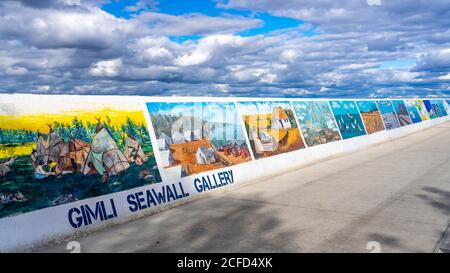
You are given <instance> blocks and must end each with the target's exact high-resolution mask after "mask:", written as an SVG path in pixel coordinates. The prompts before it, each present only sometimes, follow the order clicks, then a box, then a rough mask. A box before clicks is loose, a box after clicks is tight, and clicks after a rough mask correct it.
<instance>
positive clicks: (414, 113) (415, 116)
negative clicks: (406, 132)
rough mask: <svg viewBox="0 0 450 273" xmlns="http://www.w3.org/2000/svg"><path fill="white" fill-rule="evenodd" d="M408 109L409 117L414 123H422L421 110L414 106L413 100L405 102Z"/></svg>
mask: <svg viewBox="0 0 450 273" xmlns="http://www.w3.org/2000/svg"><path fill="white" fill-rule="evenodd" d="M405 105H406V108H407V109H408V113H409V117H410V118H411V121H412V122H413V123H419V122H421V121H422V119H421V118H420V112H419V109H418V108H417V107H416V105H415V104H414V101H413V100H405Z"/></svg>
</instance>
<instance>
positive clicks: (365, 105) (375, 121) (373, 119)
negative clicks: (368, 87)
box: [356, 100, 384, 134]
mask: <svg viewBox="0 0 450 273" xmlns="http://www.w3.org/2000/svg"><path fill="white" fill-rule="evenodd" d="M356 104H357V105H358V108H359V111H360V113H361V117H362V119H363V121H364V126H366V131H367V133H368V134H373V133H375V132H379V131H383V130H384V125H383V120H382V119H381V114H380V110H378V107H377V104H376V103H375V102H374V101H370V100H368V101H356Z"/></svg>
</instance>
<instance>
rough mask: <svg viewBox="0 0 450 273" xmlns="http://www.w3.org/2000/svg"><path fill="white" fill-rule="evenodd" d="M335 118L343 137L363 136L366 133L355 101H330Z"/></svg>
mask: <svg viewBox="0 0 450 273" xmlns="http://www.w3.org/2000/svg"><path fill="white" fill-rule="evenodd" d="M330 106H331V109H332V111H333V114H334V118H335V119H336V122H337V124H338V128H339V130H340V131H341V135H342V138H344V139H348V138H352V137H357V136H362V135H365V134H366V131H365V130H364V125H363V121H362V119H361V115H360V114H359V111H358V108H357V107H356V104H355V102H354V101H336V100H334V101H330Z"/></svg>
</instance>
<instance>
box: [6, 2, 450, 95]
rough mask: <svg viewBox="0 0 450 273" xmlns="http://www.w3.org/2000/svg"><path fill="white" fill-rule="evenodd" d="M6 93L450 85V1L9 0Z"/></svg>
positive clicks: (368, 90)
mask: <svg viewBox="0 0 450 273" xmlns="http://www.w3.org/2000/svg"><path fill="white" fill-rule="evenodd" d="M0 11H1V12H0V20H1V21H2V24H1V25H0V92H1V93H40V94H48V93H51V94H97V95H99V94H112V95H149V96H238V97H239V96H247V97H311V98H347V97H355V98H364V97H369V98H398V97H410V98H412V97H424V96H435V97H444V96H449V94H450V33H449V29H450V22H449V21H448V16H446V14H448V13H449V12H450V2H448V1H432V2H430V1H425V0H418V1H416V0H396V1H385V0H380V1H364V0H358V1H343V0H342V1H341V0H323V1H307V0H295V1H276V0H261V1H254V0H239V1H238V0H196V1H182V0H170V1H169V0H159V1H157V0H133V1H119V0H46V1H29V0H4V1H1V2H0Z"/></svg>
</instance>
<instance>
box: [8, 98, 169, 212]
mask: <svg viewBox="0 0 450 273" xmlns="http://www.w3.org/2000/svg"><path fill="white" fill-rule="evenodd" d="M139 109H140V104H139V103H126V102H113V103H112V102H111V103H96V102H92V101H88V100H86V99H81V100H80V101H76V100H73V99H72V100H65V99H56V97H53V98H50V97H48V96H45V97H42V98H36V99H34V100H33V102H21V103H20V104H19V103H17V104H16V103H9V104H4V103H1V102H0V124H1V125H0V217H5V216H11V215H16V214H20V213H25V212H29V211H34V210H37V209H42V208H45V207H50V206H56V205H61V204H65V203H69V202H73V201H76V200H82V199H85V198H91V197H96V196H100V195H104V194H108V193H113V192H117V191H123V190H127V189H131V188H135V187H139V186H143V185H147V184H151V183H157V182H160V181H161V178H160V175H159V172H158V168H157V167H156V161H155V158H154V156H153V148H152V145H151V142H150V137H149V133H148V129H147V125H146V122H145V118H144V115H143V112H142V111H140V110H139Z"/></svg>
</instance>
